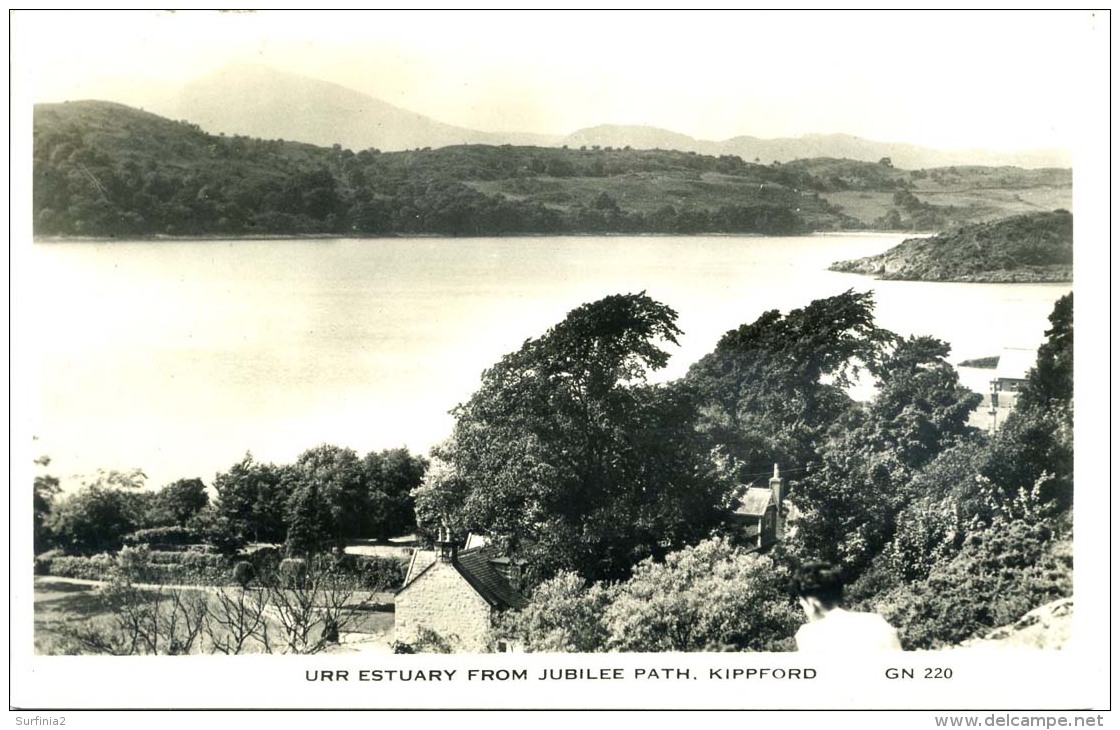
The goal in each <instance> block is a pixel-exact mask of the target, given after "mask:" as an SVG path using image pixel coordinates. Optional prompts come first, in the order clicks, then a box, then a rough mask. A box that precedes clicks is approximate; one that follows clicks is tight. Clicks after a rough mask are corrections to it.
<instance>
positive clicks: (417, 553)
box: [401, 548, 439, 588]
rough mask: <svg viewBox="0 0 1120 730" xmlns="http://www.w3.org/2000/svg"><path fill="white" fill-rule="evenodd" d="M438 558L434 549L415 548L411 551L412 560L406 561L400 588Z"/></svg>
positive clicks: (414, 578)
mask: <svg viewBox="0 0 1120 730" xmlns="http://www.w3.org/2000/svg"><path fill="white" fill-rule="evenodd" d="M438 558H439V553H437V552H436V551H435V550H421V549H419V548H417V549H416V550H413V551H412V560H409V561H408V572H406V573H405V575H404V582H403V583H401V588H404V587H405V586H406V585H408V584H409V583H411V582H412V581H414V580H416V578H417V577H418V576H419V575H420V574H421V573H423V572H424V571H425V570H427V569H428V568H429V567H430V566H431V565H432V564H433V563H434V562H436V560H437V559H438Z"/></svg>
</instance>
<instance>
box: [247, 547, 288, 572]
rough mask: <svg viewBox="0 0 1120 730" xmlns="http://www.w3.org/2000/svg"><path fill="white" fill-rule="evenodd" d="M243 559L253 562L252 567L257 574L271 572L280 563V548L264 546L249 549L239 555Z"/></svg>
mask: <svg viewBox="0 0 1120 730" xmlns="http://www.w3.org/2000/svg"><path fill="white" fill-rule="evenodd" d="M241 557H242V558H243V559H244V560H248V561H249V562H250V563H252V564H253V568H254V569H255V570H256V571H257V575H265V574H266V573H272V572H273V571H275V570H276V568H277V567H278V566H279V565H280V560H281V557H282V556H281V554H280V550H278V549H277V548H274V547H269V546H267V545H266V546H264V547H258V548H255V549H253V550H249V551H248V552H246V553H245V554H244V555H242V556H241Z"/></svg>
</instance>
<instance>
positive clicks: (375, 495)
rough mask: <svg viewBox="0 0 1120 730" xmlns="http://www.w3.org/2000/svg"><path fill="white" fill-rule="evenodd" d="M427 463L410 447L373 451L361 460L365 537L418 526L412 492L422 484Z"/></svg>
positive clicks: (393, 533) (385, 535)
mask: <svg viewBox="0 0 1120 730" xmlns="http://www.w3.org/2000/svg"><path fill="white" fill-rule="evenodd" d="M427 466H428V464H427V461H426V460H424V459H423V458H421V457H419V456H413V455H412V454H410V453H408V449H387V450H385V451H382V452H381V453H372V452H371V453H369V454H367V455H366V456H365V458H364V459H362V472H363V475H364V477H365V480H366V502H367V507H366V512H365V515H364V519H363V521H362V526H361V536H362V537H372V538H375V539H379V540H386V539H388V538H390V537H396V536H398V535H401V534H404V533H407V532H410V531H412V530H413V529H415V527H416V512H415V509H414V506H413V497H412V492H413V490H414V489H416V488H418V487H419V486H420V484H421V483H422V481H423V479H424V472H425V470H426V469H427Z"/></svg>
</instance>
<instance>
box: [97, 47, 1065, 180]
mask: <svg viewBox="0 0 1120 730" xmlns="http://www.w3.org/2000/svg"><path fill="white" fill-rule="evenodd" d="M121 88H122V92H121V96H120V98H116V99H111V101H119V102H122V103H125V104H129V105H131V106H138V107H141V108H144V109H147V110H149V111H152V112H155V113H156V114H159V115H161V116H165V117H170V118H172V119H183V120H186V121H189V122H192V123H194V124H198V125H199V126H200V127H202V129H204V130H206V131H207V132H210V133H213V134H240V135H247V136H250V137H259V138H262V139H283V140H288V141H296V142H307V143H310V144H315V145H321V146H327V147H329V146H331V145H334V144H339V145H341V146H342V147H344V148H347V149H352V150H354V151H360V150H363V149H370V148H375V149H379V150H383V151H393V150H406V149H415V148H424V147H446V146H449V145H457V144H493V145H500V144H512V145H536V146H542V147H553V146H555V147H559V146H563V145H567V146H569V147H576V148H579V147H584V146H586V147H589V148H592V147H595V146H599V147H620V148H625V147H631V148H634V149H666V150H679V151H682V152H697V153H701V154H706V155H716V156H718V155H737V156H739V157H741V158H742V159H743V160H745V161H747V162H754V161H759V162H762V163H765V164H769V163H771V162H775V161H777V162H787V161H790V160H794V159H805V158H815V157H835V158H847V159H852V160H864V161H871V162H878V161H879V160H881V159H883V158H890V160H891V161H892V162H893V164H894V165H895V166H898V167H902V168H905V169H923V168H932V167H947V166H953V165H985V166H992V167H999V166H1016V167H1026V168H1041V167H1060V168H1068V167H1070V158H1069V155H1068V154H1067V153H1065V152H1063V151H1060V150H1032V151H1025V152H1015V153H1010V152H992V151H988V150H956V151H948V150H937V149H931V148H927V147H919V146H917V145H910V144H901V143H890V142H875V141H871V140H866V139H861V138H859V137H853V136H850V135H843V134H829V135H806V136H804V137H797V138H788V139H759V138H756V137H747V136H742V137H734V138H732V139H728V140H723V141H708V140H699V139H695V138H693V137H689V136H688V135H685V134H680V133H677V132H673V131H670V130H666V129H659V128H657V127H650V126H634V125H601V126H596V127H588V128H586V129H580V130H577V131H575V132H573V133H571V134H569V135H567V136H566V137H558V136H552V135H541V134H531V133H508V132H501V133H499V132H484V131H480V130H476V129H467V128H464V127H457V126H454V125H450V124H445V123H443V122H440V121H437V120H435V119H432V118H430V117H426V116H424V115H422V114H418V113H416V112H413V111H410V110H407V109H402V108H400V107H397V106H394V105H392V104H389V103H387V102H385V101H382V100H381V99H377V98H375V97H372V96H369V95H368V94H364V93H362V92H359V91H355V90H353V89H349V88H346V87H344V86H340V85H338V84H334V83H330V82H327V81H322V80H319V79H314V78H309V77H306V76H300V75H297V74H291V73H286V72H282V71H278V70H276V69H273V68H270V67H267V66H262V65H255V64H237V65H233V66H228V67H226V68H224V69H222V70H221V71H219V72H217V73H215V74H213V75H211V76H208V77H206V78H203V79H200V80H197V81H194V82H191V83H188V84H186V85H184V86H182V87H179V88H167V87H165V86H163V87H160V86H154V85H151V84H145V83H142V82H137V83H135V84H134V85H132V86H131V87H130V86H128V85H127V84H121Z"/></svg>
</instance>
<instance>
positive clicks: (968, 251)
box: [831, 210, 1073, 282]
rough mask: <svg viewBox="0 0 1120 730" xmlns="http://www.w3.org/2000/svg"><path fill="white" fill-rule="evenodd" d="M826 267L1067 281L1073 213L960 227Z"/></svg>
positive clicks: (894, 274) (926, 276) (933, 277)
mask: <svg viewBox="0 0 1120 730" xmlns="http://www.w3.org/2000/svg"><path fill="white" fill-rule="evenodd" d="M831 268H832V270H834V271H849V272H854V273H860V274H871V275H874V276H878V277H879V278H882V279H905V280H918V281H1008V282H1013V281H1023V282H1026V281H1072V280H1073V215H1072V214H1071V213H1070V212H1069V211H1066V210H1055V211H1052V212H1047V213H1032V214H1028V215H1021V216H1014V217H1011V218H1006V219H1003V220H1000V221H996V222H993V223H980V224H976V225H971V226H965V227H963V228H959V229H957V230H955V231H950V232H946V233H941V234H939V235H937V236H933V237H932V238H911V239H907V240H905V241H903V242H902V243H900V244H898V245H897V246H895V247H894V248H892V249H890V250H889V251H886V252H884V253H881V254H879V255H877V256H869V257H867V258H862V259H857V260H854V261H841V262H837V263H835V264H833V265H832V266H831Z"/></svg>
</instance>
